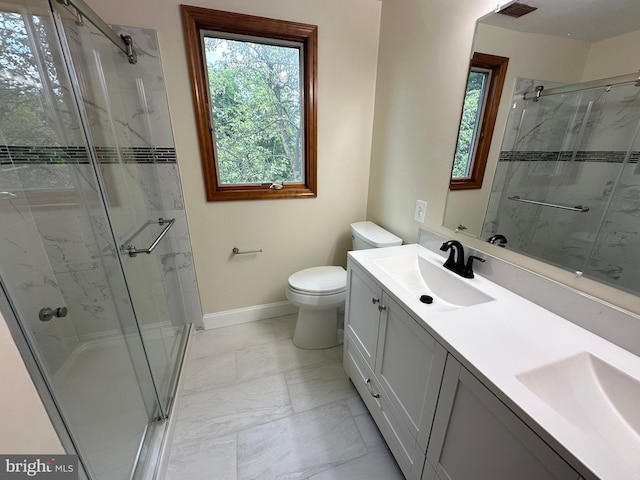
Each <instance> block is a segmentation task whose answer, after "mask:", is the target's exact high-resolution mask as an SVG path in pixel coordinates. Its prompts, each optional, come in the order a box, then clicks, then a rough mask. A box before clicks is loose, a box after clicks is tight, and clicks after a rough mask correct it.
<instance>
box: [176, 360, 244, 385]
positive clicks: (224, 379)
mask: <svg viewBox="0 0 640 480" xmlns="http://www.w3.org/2000/svg"><path fill="white" fill-rule="evenodd" d="M237 379H238V375H237V369H236V353H235V352H227V353H222V354H220V355H207V356H204V357H195V358H191V359H190V361H189V363H188V365H187V371H186V376H185V379H184V386H183V389H184V392H185V393H188V392H200V391H203V390H210V389H212V388H217V387H222V386H225V385H230V384H232V383H234V382H236V381H237Z"/></svg>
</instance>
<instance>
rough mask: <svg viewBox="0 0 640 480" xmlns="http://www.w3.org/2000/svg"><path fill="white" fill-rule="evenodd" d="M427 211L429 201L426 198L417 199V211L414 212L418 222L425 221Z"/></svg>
mask: <svg viewBox="0 0 640 480" xmlns="http://www.w3.org/2000/svg"><path fill="white" fill-rule="evenodd" d="M426 213H427V202H425V201H424V200H416V211H415V213H414V214H413V219H414V220H415V221H416V222H420V223H424V216H425V215H426Z"/></svg>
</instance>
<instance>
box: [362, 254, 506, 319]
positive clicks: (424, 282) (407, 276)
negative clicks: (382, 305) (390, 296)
mask: <svg viewBox="0 0 640 480" xmlns="http://www.w3.org/2000/svg"><path fill="white" fill-rule="evenodd" d="M442 262H444V260H442ZM373 263H374V264H375V265H376V266H377V267H379V268H380V269H381V270H383V271H384V272H385V273H386V274H387V275H389V276H390V277H392V278H393V279H394V280H395V281H396V282H397V283H399V284H400V285H401V286H402V287H404V288H405V289H406V290H408V291H409V292H410V294H411V295H413V296H415V298H419V297H420V296H421V295H431V296H432V297H433V298H434V300H433V304H432V305H433V308H434V309H439V310H451V309H455V308H462V307H469V306H471V305H478V304H480V303H485V302H490V301H492V300H494V298H493V297H491V296H489V295H487V294H486V293H484V292H483V291H481V290H479V289H477V288H475V287H473V286H472V285H470V282H473V281H474V280H465V279H463V278H461V277H458V276H456V274H455V273H452V272H450V271H449V270H447V269H445V268H444V267H443V266H442V263H435V262H433V261H431V260H430V259H428V258H425V257H423V256H421V255H417V254H412V255H401V256H392V257H383V258H378V259H376V260H374V261H373Z"/></svg>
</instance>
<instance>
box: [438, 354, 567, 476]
mask: <svg viewBox="0 0 640 480" xmlns="http://www.w3.org/2000/svg"><path fill="white" fill-rule="evenodd" d="M427 460H428V462H429V463H430V464H431V465H432V466H433V467H434V468H435V470H436V474H437V478H438V479H440V480H477V479H485V478H487V479H488V478H490V479H491V480H513V479H514V478H517V479H518V480H547V479H548V480H564V479H567V480H569V479H570V480H577V479H578V478H579V475H578V474H577V473H576V472H575V471H574V470H573V469H572V468H571V467H570V466H569V465H568V464H567V463H566V462H565V461H564V460H563V459H562V458H561V457H560V456H559V455H558V454H557V453H556V452H555V451H553V450H552V449H551V448H550V447H549V446H548V445H547V444H545V443H544V442H543V441H542V440H541V439H540V438H539V437H538V436H537V435H536V434H535V433H534V432H533V431H532V430H531V429H529V427H527V426H526V425H525V424H524V423H523V422H522V421H521V420H520V419H519V418H518V417H516V415H515V414H514V413H513V412H511V410H509V409H508V408H507V407H506V406H505V405H504V404H503V403H502V402H501V401H500V400H499V399H498V398H497V397H496V396H495V395H493V394H492V393H491V392H490V391H489V390H488V389H487V388H486V387H485V386H484V385H482V383H480V381H479V380H477V379H476V378H475V377H474V376H473V375H471V373H469V372H468V371H467V370H466V369H465V368H463V367H462V366H461V365H460V364H459V363H458V362H457V361H456V360H455V359H454V358H453V357H452V356H451V355H449V356H448V358H447V365H446V368H445V374H444V380H443V382H442V390H441V392H440V398H439V400H438V408H437V411H436V418H435V420H434V424H433V431H432V433H431V439H430V440H429V448H428V449H427Z"/></svg>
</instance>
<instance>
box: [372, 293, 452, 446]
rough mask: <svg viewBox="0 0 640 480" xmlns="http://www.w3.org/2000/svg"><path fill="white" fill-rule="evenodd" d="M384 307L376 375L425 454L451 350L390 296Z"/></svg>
mask: <svg viewBox="0 0 640 480" xmlns="http://www.w3.org/2000/svg"><path fill="white" fill-rule="evenodd" d="M382 306H383V313H384V314H383V315H382V316H381V319H380V333H379V340H378V355H377V357H376V368H375V374H376V377H377V378H378V381H379V383H380V386H381V388H382V390H383V391H384V393H385V394H386V395H387V397H389V399H390V400H391V402H392V403H393V405H394V406H395V410H396V411H397V412H398V415H399V417H400V419H401V421H402V422H404V425H405V427H406V428H407V429H408V431H409V432H410V435H411V437H412V439H413V440H414V441H416V442H417V443H418V446H419V447H421V450H422V451H423V452H424V451H425V450H426V448H427V441H428V440H429V433H430V431H431V425H432V423H433V417H434V414H435V411H436V403H437V401H438V393H439V391H440V383H441V381H442V374H443V372H444V364H445V361H446V358H447V351H446V350H445V349H444V347H442V346H441V345H440V344H439V343H437V342H436V341H435V339H434V338H433V337H432V336H431V335H430V334H429V333H427V331H426V330H425V329H424V328H422V327H421V326H420V324H419V323H418V321H416V320H415V319H414V318H413V317H412V316H411V315H409V313H407V312H406V311H405V310H404V309H403V308H402V307H401V306H400V305H399V304H398V303H397V302H395V301H394V300H393V299H392V298H391V297H389V296H388V295H386V294H384V295H383V299H382Z"/></svg>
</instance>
